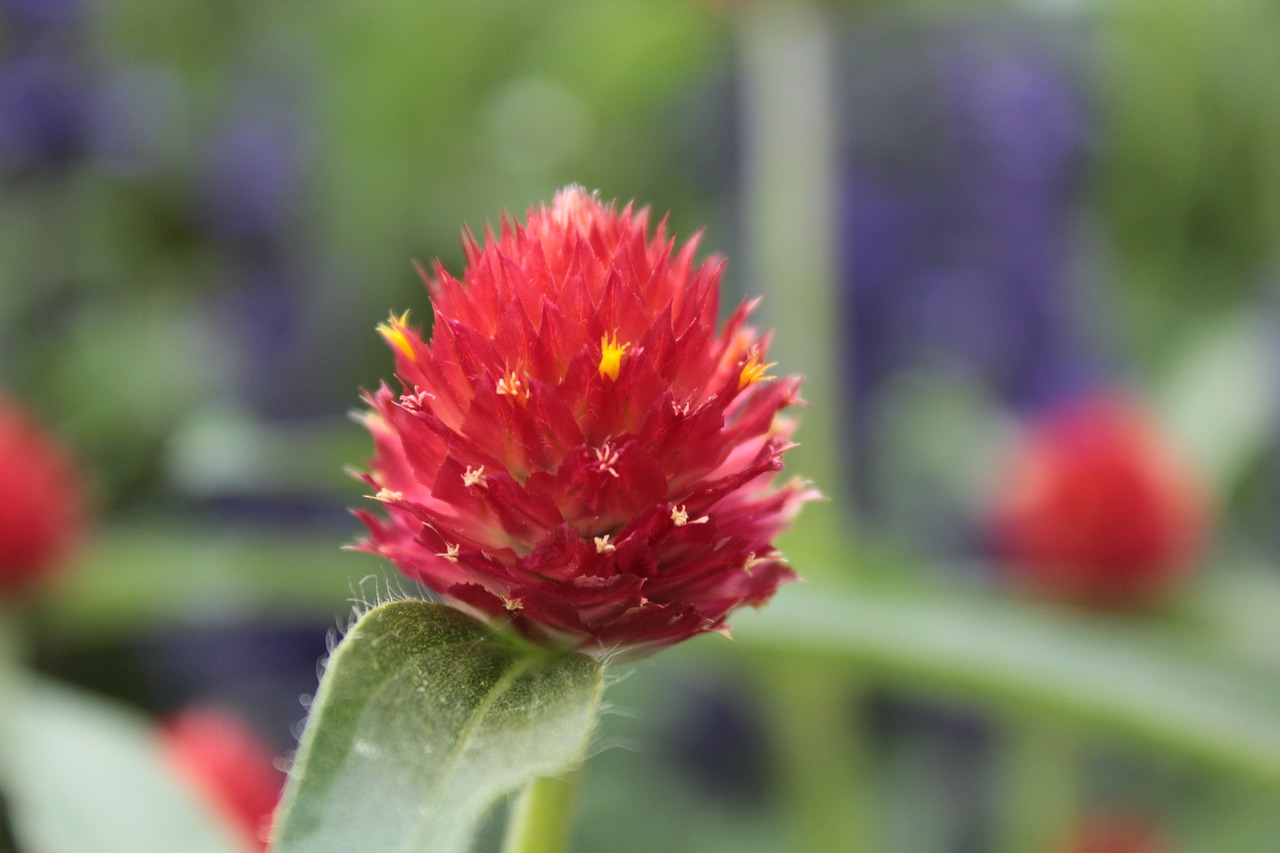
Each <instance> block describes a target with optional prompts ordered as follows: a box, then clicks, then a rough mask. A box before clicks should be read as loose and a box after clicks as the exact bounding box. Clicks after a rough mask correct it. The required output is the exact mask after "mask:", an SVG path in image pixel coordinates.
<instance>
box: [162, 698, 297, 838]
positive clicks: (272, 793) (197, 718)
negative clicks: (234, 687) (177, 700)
mask: <svg viewBox="0 0 1280 853" xmlns="http://www.w3.org/2000/svg"><path fill="white" fill-rule="evenodd" d="M160 738H161V744H162V746H163V748H164V751H165V754H166V755H167V756H168V758H169V761H170V762H171V763H172V765H173V766H174V768H175V769H176V770H177V772H178V773H179V774H180V775H181V776H182V777H183V779H185V780H186V781H187V783H188V784H189V785H191V787H192V788H193V789H194V791H195V792H196V794H198V795H199V796H200V797H201V798H202V799H203V801H204V802H205V803H207V804H208V805H209V806H210V807H211V808H212V809H213V810H214V811H215V812H216V813H217V814H218V815H220V816H221V817H222V818H223V819H224V820H225V821H226V823H227V825H228V826H231V827H234V828H235V829H236V830H237V831H239V833H240V835H241V837H243V838H244V839H245V842H246V845H247V849H251V850H266V849H267V842H266V838H267V832H268V830H270V828H271V816H272V814H273V813H274V812H275V809H276V804H277V803H278V802H279V800H280V792H281V790H282V789H283V788H284V774H283V773H281V772H280V771H279V770H277V769H276V767H275V756H274V755H273V754H272V752H271V750H270V749H269V748H268V747H267V746H266V745H264V744H263V743H262V742H261V741H259V740H258V738H257V736H256V735H255V734H254V733H253V732H252V731H250V730H249V728H248V727H247V726H246V725H245V724H244V723H243V722H242V721H241V720H240V718H239V717H237V716H235V715H234V714H230V713H227V712H225V711H219V710H215V709H212V708H199V707H197V708H190V709H188V710H186V711H183V712H182V713H181V714H179V715H178V716H177V717H174V718H173V719H171V720H169V721H168V722H167V723H166V724H165V725H164V726H163V727H161V729H160Z"/></svg>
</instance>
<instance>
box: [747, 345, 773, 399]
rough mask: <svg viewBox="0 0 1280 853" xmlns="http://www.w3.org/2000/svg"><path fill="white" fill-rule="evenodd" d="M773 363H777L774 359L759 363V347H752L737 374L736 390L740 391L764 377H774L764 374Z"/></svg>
mask: <svg viewBox="0 0 1280 853" xmlns="http://www.w3.org/2000/svg"><path fill="white" fill-rule="evenodd" d="M775 365H777V362H776V361H771V362H769V363H768V364H761V363H760V348H759V347H752V348H751V352H750V353H748V358H747V363H746V364H744V365H742V373H740V374H739V375H738V390H739V391H741V390H742V389H743V388H746V387H747V386H748V385H754V384H755V383H757V382H760V381H761V380H764V379H776V378H777V377H776V376H765V372H766V371H768V369H769V368H771V367H774V366H775Z"/></svg>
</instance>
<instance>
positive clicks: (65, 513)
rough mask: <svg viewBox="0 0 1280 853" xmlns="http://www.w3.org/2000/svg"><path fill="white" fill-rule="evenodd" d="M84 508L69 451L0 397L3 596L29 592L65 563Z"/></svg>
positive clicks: (0, 572)
mask: <svg viewBox="0 0 1280 853" xmlns="http://www.w3.org/2000/svg"><path fill="white" fill-rule="evenodd" d="M83 510H84V494H83V484H82V482H81V479H80V477H79V476H78V475H77V472H76V470H75V468H74V466H73V465H72V463H71V460H70V459H69V457H68V456H67V454H66V452H65V451H64V450H63V449H62V447H61V446H60V445H58V444H57V443H55V442H54V440H53V439H52V438H50V437H49V436H48V435H47V434H45V432H44V431H43V430H42V429H41V428H40V427H39V425H37V424H36V423H35V422H34V421H33V420H32V419H31V418H30V417H29V416H28V415H27V414H26V413H25V412H23V411H21V410H20V409H18V408H17V407H16V406H14V405H13V404H11V403H6V402H5V401H4V400H2V399H0V598H6V597H11V596H15V595H20V594H22V593H23V592H26V591H27V590H29V589H30V588H31V587H32V586H34V585H35V584H37V583H38V582H39V581H40V580H41V579H43V578H45V577H46V576H48V575H49V573H50V572H52V571H55V570H56V569H57V568H58V567H59V566H60V565H61V564H62V563H63V561H64V559H65V558H66V556H67V553H68V551H69V550H70V547H71V545H72V544H73V543H74V541H75V539H76V537H77V536H78V535H79V533H80V530H81V527H82V525H83V519H84V511H83Z"/></svg>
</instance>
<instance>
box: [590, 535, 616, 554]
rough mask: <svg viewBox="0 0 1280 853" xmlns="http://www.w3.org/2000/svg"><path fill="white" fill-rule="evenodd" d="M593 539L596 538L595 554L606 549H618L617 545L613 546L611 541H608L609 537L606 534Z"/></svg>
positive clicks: (601, 552) (602, 552)
mask: <svg viewBox="0 0 1280 853" xmlns="http://www.w3.org/2000/svg"><path fill="white" fill-rule="evenodd" d="M595 540H596V553H597V554H604V553H606V552H608V551H616V550H618V549H617V546H615V545H614V544H613V543H612V542H610V541H609V537H608V536H607V535H606V536H597V537H595Z"/></svg>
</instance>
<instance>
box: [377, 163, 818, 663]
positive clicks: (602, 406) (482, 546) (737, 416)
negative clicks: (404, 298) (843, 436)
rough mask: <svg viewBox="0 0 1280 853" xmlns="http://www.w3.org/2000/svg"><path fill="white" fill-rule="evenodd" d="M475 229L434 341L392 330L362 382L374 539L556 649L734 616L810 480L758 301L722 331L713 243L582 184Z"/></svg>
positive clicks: (400, 327)
mask: <svg viewBox="0 0 1280 853" xmlns="http://www.w3.org/2000/svg"><path fill="white" fill-rule="evenodd" d="M485 236H486V239H485V245H484V246H483V247H482V246H480V245H478V244H477V242H476V241H475V240H474V239H473V238H472V237H471V236H470V234H467V235H466V237H465V239H464V248H465V249H466V254H467V260H468V268H467V271H466V273H465V275H464V276H463V280H462V281H461V282H459V281H458V280H457V279H455V278H454V277H453V276H451V275H450V274H449V273H448V272H446V271H445V270H444V269H443V267H441V266H440V265H439V264H437V265H436V268H435V272H434V275H433V276H427V275H425V274H424V278H425V279H427V287H428V290H429V292H430V296H431V305H432V309H433V312H434V316H435V323H434V329H433V334H432V337H431V340H430V341H429V342H428V341H424V340H423V339H422V338H421V337H420V336H419V334H418V333H417V332H416V331H415V330H414V329H413V328H412V327H410V326H409V324H408V319H407V316H406V315H402V316H400V317H395V316H393V317H392V318H391V320H390V321H388V322H387V323H386V324H384V325H383V326H381V327H380V331H381V332H382V334H383V335H384V337H386V339H387V340H388V341H389V342H390V343H391V345H392V348H393V350H394V351H395V358H396V373H397V376H398V378H399V380H400V382H401V384H402V385H403V388H404V390H403V392H402V393H399V394H397V393H395V392H393V391H391V390H389V389H388V388H387V387H386V386H385V385H384V386H383V387H382V388H380V389H379V390H378V392H377V393H375V394H373V395H370V396H369V397H368V402H369V404H370V405H371V406H372V407H373V411H372V412H370V413H369V414H368V416H367V417H366V423H367V425H368V427H369V429H370V431H371V432H372V433H373V438H374V446H375V451H376V457H375V459H374V460H373V463H372V471H371V472H370V473H369V474H368V475H367V476H366V478H365V479H367V480H368V482H369V483H370V484H371V485H372V486H373V487H374V488H375V489H377V490H378V491H377V494H376V495H374V497H375V498H376V499H377V500H378V501H380V502H381V503H382V505H383V506H384V507H385V509H386V516H385V517H378V516H375V515H373V514H370V513H364V512H362V513H359V515H360V516H361V518H362V519H363V520H364V522H365V523H366V524H367V525H368V527H369V530H370V531H371V534H372V535H371V537H370V539H369V540H368V541H367V542H366V543H364V545H363V547H364V548H365V549H367V550H369V551H372V552H374V553H377V554H381V555H383V556H384V557H386V558H387V559H389V560H391V561H392V562H393V563H395V564H396V566H397V567H398V568H399V569H400V570H401V571H402V572H404V573H405V574H406V575H408V576H409V577H411V578H414V579H415V580H419V581H421V582H422V583H423V584H425V585H426V586H428V587H429V588H431V589H432V590H434V591H436V592H437V593H439V594H441V595H442V596H443V597H444V598H446V599H447V600H449V601H451V602H453V603H455V604H459V605H463V606H465V607H467V608H469V609H471V610H473V611H476V612H479V613H480V614H482V615H483V616H485V617H487V618H489V619H490V620H492V621H501V622H505V623H510V624H511V625H512V626H513V627H514V628H515V629H516V630H518V631H519V632H520V633H522V634H524V635H525V636H526V637H529V638H531V639H534V640H535V641H537V642H540V643H543V644H546V645H550V646H554V647H557V648H585V649H588V650H595V651H601V652H607V651H610V650H614V649H619V648H622V649H626V650H628V651H629V652H630V653H637V652H646V651H652V650H655V649H658V648H661V647H663V646H667V645H670V644H672V643H676V642H679V641H680V640H683V639H686V638H688V637H690V636H693V635H695V634H699V633H702V632H704V631H724V630H726V628H725V617H726V616H727V615H728V614H729V613H730V612H731V611H732V610H734V609H735V608H737V607H739V606H741V605H744V604H749V605H760V604H763V603H764V602H766V601H768V600H769V598H770V597H771V596H772V595H773V593H774V591H775V590H776V589H777V587H778V585H779V584H780V583H782V582H784V581H788V580H791V579H792V578H794V577H795V575H794V573H793V572H792V571H791V569H790V568H788V567H787V565H786V562H785V560H783V559H782V557H781V555H780V554H779V553H778V552H777V550H776V549H775V548H774V547H773V546H772V545H771V544H770V542H771V540H772V539H773V537H774V536H775V535H776V534H777V533H779V532H780V531H781V530H782V529H783V528H784V527H786V525H787V523H788V522H789V521H790V519H791V518H792V517H793V516H794V515H795V513H796V512H797V511H798V509H799V507H800V505H801V504H802V503H803V502H804V501H806V500H809V499H810V498H812V497H813V496H814V493H813V492H812V491H811V490H809V489H807V488H806V487H805V486H804V485H803V484H801V483H799V482H797V481H792V482H789V483H787V484H786V485H782V486H780V487H779V486H777V485H775V484H774V483H773V478H774V474H775V472H777V471H778V470H780V469H781V467H782V461H781V457H782V453H783V451H785V450H786V449H787V448H788V447H790V446H791V444H790V441H789V437H790V434H791V425H790V424H789V423H788V422H787V421H785V420H782V419H780V418H778V417H777V415H778V412H779V410H781V409H783V408H784V407H787V406H790V405H793V404H795V403H797V402H799V391H798V389H799V379H798V378H796V377H788V378H785V379H780V380H778V379H775V377H773V376H770V375H767V374H768V371H769V369H770V368H771V367H773V365H772V364H768V363H766V358H765V350H766V346H767V343H768V338H767V336H765V337H763V338H762V337H761V336H759V335H758V334H757V333H756V332H754V331H753V330H752V329H750V328H749V327H747V326H746V325H745V320H746V318H747V315H748V313H749V312H750V311H751V309H752V307H753V305H754V303H753V302H749V303H745V304H743V305H741V306H740V307H739V308H738V310H737V311H736V312H734V314H733V316H732V317H731V318H730V319H729V321H728V323H727V324H726V325H725V327H724V329H723V330H722V331H721V332H720V333H719V334H717V333H716V322H717V310H718V302H719V283H720V269H721V263H720V262H719V261H718V260H712V261H707V262H704V263H702V264H700V265H695V264H694V261H693V258H694V252H695V248H696V243H697V241H696V240H694V241H690V242H689V243H686V244H685V245H684V246H683V247H682V248H680V249H679V251H674V241H673V240H668V238H667V236H666V234H665V231H664V228H663V225H662V224H659V225H658V226H657V228H656V233H655V234H654V236H653V237H652V238H649V236H648V211H647V210H640V211H634V210H633V209H632V208H631V206H629V205H628V206H627V207H626V208H625V209H624V210H623V211H622V212H621V213H619V212H617V211H616V210H615V208H614V206H613V205H611V204H610V205H604V204H602V203H601V202H600V201H599V200H598V199H597V198H596V197H595V196H593V195H590V194H588V193H587V192H585V191H584V190H582V189H581V188H580V187H570V188H568V189H565V190H563V191H561V192H560V193H559V194H557V196H556V198H555V201H554V203H553V204H552V206H551V208H550V209H549V210H548V209H546V208H540V209H534V210H531V211H530V212H529V215H528V222H527V224H526V225H524V226H521V225H520V224H519V223H515V224H513V223H510V222H507V221H506V220H505V219H504V221H503V224H502V233H501V235H500V236H497V237H495V236H494V235H493V234H492V233H489V232H486V235H485Z"/></svg>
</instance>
